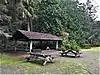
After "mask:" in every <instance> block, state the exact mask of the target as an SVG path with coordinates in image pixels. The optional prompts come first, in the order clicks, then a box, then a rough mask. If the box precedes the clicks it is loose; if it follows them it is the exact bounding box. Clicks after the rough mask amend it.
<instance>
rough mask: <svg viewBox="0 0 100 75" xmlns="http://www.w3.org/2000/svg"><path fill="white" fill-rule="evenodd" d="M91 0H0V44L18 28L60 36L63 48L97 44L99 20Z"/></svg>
mask: <svg viewBox="0 0 100 75" xmlns="http://www.w3.org/2000/svg"><path fill="white" fill-rule="evenodd" d="M91 3H92V2H91V1H90V0H87V2H86V3H80V2H79V1H78V0H0V45H1V46H0V47H2V46H4V45H5V44H7V40H5V39H4V38H6V39H7V35H8V36H10V35H12V34H13V33H14V32H15V31H16V30H17V29H21V30H30V31H34V32H44V33H50V34H54V35H57V36H59V37H61V38H62V39H63V41H62V44H63V45H62V48H73V49H80V48H84V47H87V46H88V47H91V46H100V21H96V18H97V16H96V15H95V13H96V12H97V10H96V6H94V5H93V4H91Z"/></svg>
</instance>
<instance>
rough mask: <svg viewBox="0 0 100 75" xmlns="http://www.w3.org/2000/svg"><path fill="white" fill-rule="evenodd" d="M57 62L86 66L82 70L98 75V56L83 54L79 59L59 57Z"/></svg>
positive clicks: (99, 58) (99, 70)
mask: <svg viewBox="0 0 100 75" xmlns="http://www.w3.org/2000/svg"><path fill="white" fill-rule="evenodd" d="M57 60H64V61H65V60H66V61H71V62H75V63H79V64H81V65H86V67H84V69H85V70H87V71H88V72H89V73H90V74H98V75H99V74H100V55H98V54H92V53H89V52H83V55H81V57H79V58H73V57H72V58H70V57H59V58H58V59H57Z"/></svg>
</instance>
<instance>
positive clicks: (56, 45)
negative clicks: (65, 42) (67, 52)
mask: <svg viewBox="0 0 100 75" xmlns="http://www.w3.org/2000/svg"><path fill="white" fill-rule="evenodd" d="M56 49H58V41H56Z"/></svg>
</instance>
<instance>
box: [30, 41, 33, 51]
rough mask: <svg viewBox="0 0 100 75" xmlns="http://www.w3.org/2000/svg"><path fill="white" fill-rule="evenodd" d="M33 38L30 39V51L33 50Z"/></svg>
mask: <svg viewBox="0 0 100 75" xmlns="http://www.w3.org/2000/svg"><path fill="white" fill-rule="evenodd" d="M32 44H33V43H32V40H31V41H30V52H32Z"/></svg>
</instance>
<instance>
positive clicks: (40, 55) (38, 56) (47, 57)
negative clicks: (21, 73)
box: [26, 52, 54, 65]
mask: <svg viewBox="0 0 100 75" xmlns="http://www.w3.org/2000/svg"><path fill="white" fill-rule="evenodd" d="M29 54H30V56H29V57H26V61H30V60H38V59H40V60H43V64H42V65H46V64H47V62H53V59H54V57H52V56H51V55H49V54H44V53H33V52H31V53H29Z"/></svg>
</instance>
